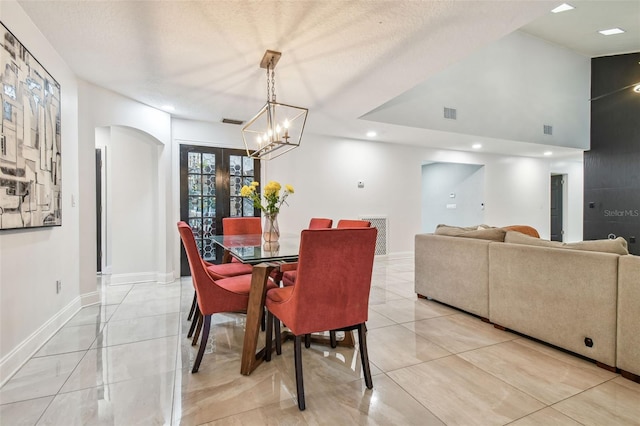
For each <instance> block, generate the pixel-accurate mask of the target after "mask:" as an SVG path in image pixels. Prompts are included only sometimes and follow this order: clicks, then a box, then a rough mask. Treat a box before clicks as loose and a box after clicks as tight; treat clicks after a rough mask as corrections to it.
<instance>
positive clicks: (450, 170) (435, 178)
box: [421, 163, 484, 232]
mask: <svg viewBox="0 0 640 426" xmlns="http://www.w3.org/2000/svg"><path fill="white" fill-rule="evenodd" d="M421 197H422V232H433V231H434V230H435V229H436V226H437V225H438V224H440V223H444V224H447V225H455V226H471V225H479V224H481V223H484V206H483V205H484V166H482V165H475V164H454V163H431V164H425V165H423V166H422V194H421Z"/></svg>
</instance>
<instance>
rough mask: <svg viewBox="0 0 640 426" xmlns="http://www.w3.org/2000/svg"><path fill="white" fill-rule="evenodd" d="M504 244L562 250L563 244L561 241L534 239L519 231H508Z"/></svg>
mask: <svg viewBox="0 0 640 426" xmlns="http://www.w3.org/2000/svg"><path fill="white" fill-rule="evenodd" d="M504 242H505V243H511V244H526V245H529V246H538V247H554V248H562V243H561V242H559V241H548V240H541V239H540V238H536V237H532V236H530V235H527V234H523V233H522V232H518V231H507V235H505V236H504Z"/></svg>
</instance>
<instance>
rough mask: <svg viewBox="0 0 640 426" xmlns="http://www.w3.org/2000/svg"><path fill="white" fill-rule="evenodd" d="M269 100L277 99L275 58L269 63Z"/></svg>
mask: <svg viewBox="0 0 640 426" xmlns="http://www.w3.org/2000/svg"><path fill="white" fill-rule="evenodd" d="M267 101H271V102H275V101H276V71H275V69H274V67H273V59H271V60H269V63H268V64H267Z"/></svg>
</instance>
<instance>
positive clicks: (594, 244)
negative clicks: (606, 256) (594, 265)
mask: <svg viewBox="0 0 640 426" xmlns="http://www.w3.org/2000/svg"><path fill="white" fill-rule="evenodd" d="M565 247H566V248H570V249H574V250H586V251H599V252H604V253H615V254H620V255H623V256H624V255H626V254H629V249H628V247H627V240H625V239H624V238H622V237H618V238H615V239H613V240H592V241H580V242H577V243H566V244H565Z"/></svg>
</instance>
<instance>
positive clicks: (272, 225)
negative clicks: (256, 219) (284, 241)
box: [262, 213, 280, 243]
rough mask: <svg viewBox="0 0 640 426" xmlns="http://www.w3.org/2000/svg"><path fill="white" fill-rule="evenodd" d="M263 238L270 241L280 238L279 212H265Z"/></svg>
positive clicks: (273, 241)
mask: <svg viewBox="0 0 640 426" xmlns="http://www.w3.org/2000/svg"><path fill="white" fill-rule="evenodd" d="M262 238H263V239H264V240H265V241H266V242H268V243H275V242H277V241H278V240H279V239H280V228H279V227H278V214H277V213H275V214H265V217H264V229H263V231H262Z"/></svg>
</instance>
